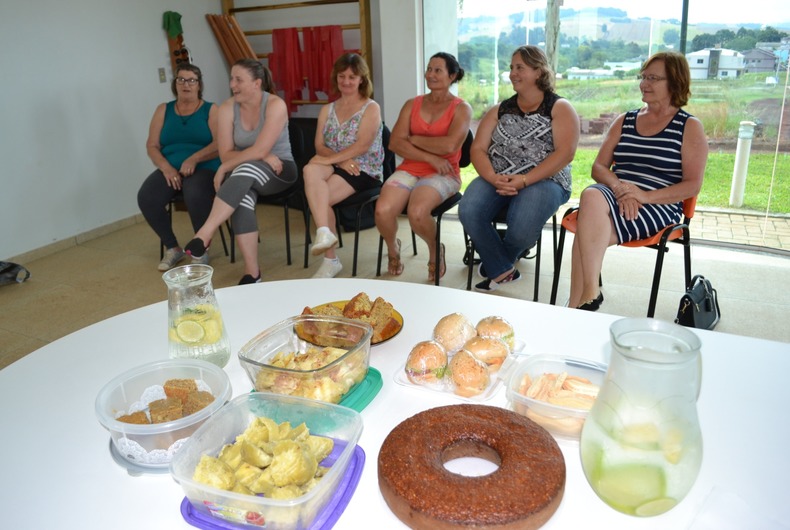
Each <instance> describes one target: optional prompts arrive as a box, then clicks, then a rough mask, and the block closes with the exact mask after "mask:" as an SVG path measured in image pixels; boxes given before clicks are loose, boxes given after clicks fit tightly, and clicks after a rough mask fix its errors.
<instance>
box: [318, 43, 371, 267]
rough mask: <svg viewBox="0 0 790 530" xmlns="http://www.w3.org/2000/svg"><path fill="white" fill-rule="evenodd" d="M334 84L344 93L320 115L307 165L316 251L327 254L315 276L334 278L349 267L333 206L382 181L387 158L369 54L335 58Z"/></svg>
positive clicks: (332, 76) (335, 91) (333, 89)
mask: <svg viewBox="0 0 790 530" xmlns="http://www.w3.org/2000/svg"><path fill="white" fill-rule="evenodd" d="M331 86H332V92H333V93H334V94H339V95H340V97H339V98H338V99H337V100H335V101H333V102H332V103H330V104H329V105H325V106H324V107H323V108H322V109H321V112H320V114H319V115H318V124H317V129H316V136H315V150H316V155H315V156H314V157H313V158H312V159H311V160H310V162H309V163H308V164H307V165H306V166H305V167H304V170H303V174H304V187H305V195H307V202H308V203H309V205H310V212H311V213H312V215H313V218H314V219H315V224H316V227H317V229H316V237H315V243H314V244H313V246H312V249H311V252H312V254H313V255H314V256H317V255H319V254H323V255H324V259H323V261H322V262H321V266H320V267H319V268H318V270H317V271H316V273H315V274H314V275H313V278H333V277H335V276H337V274H338V273H339V272H340V271H341V270H342V269H343V265H342V264H341V263H340V260H339V259H338V258H337V255H336V254H335V248H334V247H335V245H337V242H338V239H337V235H336V234H335V226H336V222H335V214H334V210H333V209H332V206H334V205H335V204H337V203H338V202H340V201H342V200H343V199H346V198H347V197H350V196H351V195H352V194H354V193H356V192H359V191H363V190H368V189H372V188H378V187H380V186H381V181H382V174H383V166H382V164H383V162H384V148H383V146H382V128H383V127H382V123H381V109H380V108H379V105H378V103H376V102H375V101H373V100H372V99H370V96H371V95H372V94H373V83H372V82H371V80H370V69H369V68H368V65H367V64H366V63H365V60H364V59H363V58H362V57H361V56H359V55H357V54H356V53H346V54H343V55H341V56H340V57H339V58H338V59H337V61H335V64H334V67H333V68H332V75H331Z"/></svg>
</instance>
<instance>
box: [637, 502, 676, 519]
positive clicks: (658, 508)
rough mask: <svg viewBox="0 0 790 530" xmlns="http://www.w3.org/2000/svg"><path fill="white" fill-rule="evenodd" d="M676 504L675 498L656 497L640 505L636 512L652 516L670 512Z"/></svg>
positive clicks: (640, 515) (641, 515)
mask: <svg viewBox="0 0 790 530" xmlns="http://www.w3.org/2000/svg"><path fill="white" fill-rule="evenodd" d="M676 504H677V501H675V499H671V498H669V497H663V498H661V499H655V500H652V501H650V502H646V503H644V504H642V505H641V506H638V507H637V508H636V511H635V512H634V513H635V514H636V515H638V516H639V517H651V516H653V515H658V514H661V513H664V512H668V511H669V510H671V509H672V508H674V507H675V505H676Z"/></svg>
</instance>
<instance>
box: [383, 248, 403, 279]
mask: <svg viewBox="0 0 790 530" xmlns="http://www.w3.org/2000/svg"><path fill="white" fill-rule="evenodd" d="M395 243H396V244H397V245H398V253H397V254H396V255H395V256H390V255H389V254H387V272H388V273H390V274H392V275H393V276H400V275H401V274H402V273H403V262H402V261H401V260H400V239H396V240H395Z"/></svg>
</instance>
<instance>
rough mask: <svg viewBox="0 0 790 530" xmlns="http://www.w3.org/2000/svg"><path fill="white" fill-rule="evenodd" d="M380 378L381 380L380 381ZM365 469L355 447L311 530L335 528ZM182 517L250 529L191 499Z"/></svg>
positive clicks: (218, 528) (201, 524) (214, 528)
mask: <svg viewBox="0 0 790 530" xmlns="http://www.w3.org/2000/svg"><path fill="white" fill-rule="evenodd" d="M380 379H381V378H380V376H379V380H380ZM364 467H365V451H363V450H362V448H361V447H360V446H358V445H357V446H356V447H354V452H353V453H352V454H351V459H350V460H349V463H348V468H347V469H346V473H345V474H344V475H343V478H342V480H341V482H340V484H338V486H337V489H336V490H335V494H334V495H332V498H331V499H329V502H328V503H327V504H326V506H324V508H323V509H322V510H321V511H320V512H319V513H318V516H317V517H316V518H315V520H314V521H313V524H311V525H310V527H309V530H329V529H330V528H333V527H334V526H335V523H337V520H338V519H339V518H340V516H341V515H342V514H343V511H344V510H345V509H346V506H348V503H349V501H350V500H351V497H352V496H353V495H354V491H356V489H357V484H359V478H360V477H361V476H362V469H363V468H364ZM181 515H182V516H183V517H184V520H185V521H186V522H188V523H189V524H191V525H192V526H196V527H198V528H203V529H205V530H238V529H240V528H250V527H249V526H247V525H239V524H236V523H231V522H230V521H225V520H223V519H219V518H216V517H212V516H211V515H209V514H207V513H204V512H201V511H199V510H195V508H194V507H193V506H192V503H191V502H189V499H187V498H186V497H184V500H183V501H181Z"/></svg>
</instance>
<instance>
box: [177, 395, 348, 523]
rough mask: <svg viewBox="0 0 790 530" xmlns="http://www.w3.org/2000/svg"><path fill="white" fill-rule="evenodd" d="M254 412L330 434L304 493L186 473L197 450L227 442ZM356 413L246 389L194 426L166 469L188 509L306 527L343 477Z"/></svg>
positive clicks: (212, 450)
mask: <svg viewBox="0 0 790 530" xmlns="http://www.w3.org/2000/svg"><path fill="white" fill-rule="evenodd" d="M256 417H266V418H270V419H272V420H274V421H275V422H277V423H282V422H286V421H287V422H290V423H291V425H292V426H294V427H296V426H297V425H299V424H301V423H302V422H304V423H305V424H306V426H307V428H308V429H309V430H310V434H311V435H318V436H327V437H330V438H332V439H333V440H334V442H335V449H334V450H333V452H332V454H331V455H330V456H328V457H327V458H326V459H325V460H324V461H323V462H321V463H320V465H322V466H330V470H329V472H328V473H327V474H326V475H324V477H323V478H322V479H321V481H320V482H319V483H318V484H317V485H316V486H315V487H314V488H313V489H312V490H310V491H309V492H308V493H306V494H304V495H302V496H301V497H297V498H295V499H290V500H277V499H270V498H266V497H261V496H256V495H245V494H242V493H234V492H230V491H225V490H221V489H218V488H214V487H212V486H207V485H205V484H202V483H200V482H196V481H194V480H193V479H192V476H193V474H194V471H195V467H196V466H197V464H198V462H199V461H200V458H201V456H202V455H211V456H217V455H218V454H219V452H220V450H221V449H222V447H223V446H225V444H229V443H233V442H234V441H235V439H236V436H238V435H239V434H241V433H242V432H244V430H245V429H246V428H247V427H248V426H249V425H250V423H251V422H252V421H253V420H254V419H255V418H256ZM361 434H362V417H361V416H360V415H359V413H358V412H356V411H354V410H351V409H349V408H347V407H342V406H340V405H333V404H330V403H322V402H320V401H314V400H309V399H303V398H295V397H290V396H282V395H278V394H269V393H263V392H251V393H249V394H244V395H241V396H239V397H237V398H234V399H233V400H231V401H230V402H229V403H228V404H227V405H226V406H225V407H223V408H222V410H220V411H219V412H218V413H217V414H215V415H214V416H212V417H211V418H210V420H209V421H207V422H206V423H204V424H203V425H202V427H201V428H200V429H198V430H197V431H196V432H195V434H194V435H192V437H191V438H190V439H189V441H188V442H187V443H186V444H184V446H183V447H182V448H181V450H180V451H179V452H178V454H177V455H176V456H175V458H173V461H172V462H171V464H170V472H171V474H172V476H173V478H174V479H175V481H176V482H178V483H179V484H181V487H182V488H183V489H184V493H185V494H186V497H187V499H188V500H189V502H190V503H191V504H192V509H193V510H195V511H199V512H201V513H203V514H205V515H210V516H212V517H214V518H217V519H221V520H223V521H228V522H233V523H240V524H244V523H245V522H247V521H257V522H261V521H262V522H263V523H264V524H265V527H266V528H267V529H269V530H271V529H286V528H287V529H296V528H310V527H311V525H312V523H313V521H314V520H315V519H316V517H317V516H318V515H319V514H320V513H321V511H322V509H323V507H324V506H325V505H326V504H327V503H328V502H329V501H330V500H331V499H332V498H333V496H334V494H335V491H336V490H337V488H338V487H339V486H340V485H341V484H342V483H343V481H344V478H345V474H346V472H347V471H348V467H349V462H350V460H351V457H352V455H353V454H354V451H355V448H356V444H357V441H358V440H359V437H360V435H361Z"/></svg>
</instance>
